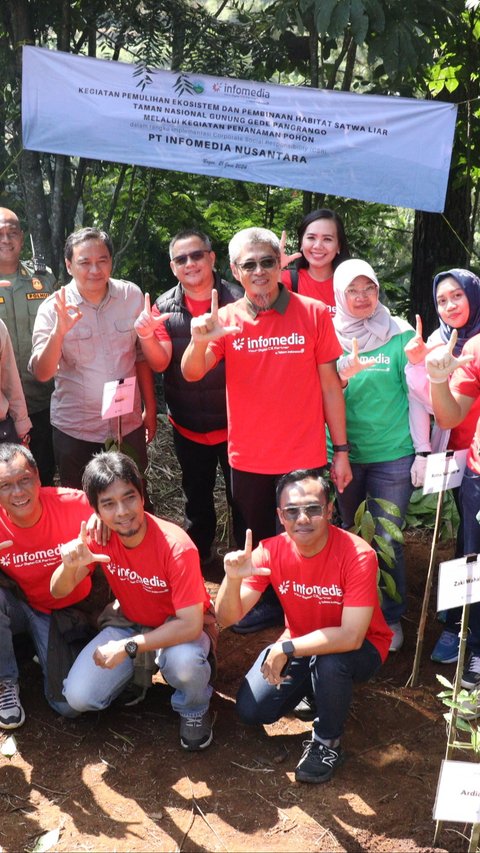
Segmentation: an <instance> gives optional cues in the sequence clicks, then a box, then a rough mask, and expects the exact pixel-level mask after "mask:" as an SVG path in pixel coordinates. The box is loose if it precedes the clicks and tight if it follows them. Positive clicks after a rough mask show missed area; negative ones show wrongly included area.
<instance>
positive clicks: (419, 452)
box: [415, 450, 431, 456]
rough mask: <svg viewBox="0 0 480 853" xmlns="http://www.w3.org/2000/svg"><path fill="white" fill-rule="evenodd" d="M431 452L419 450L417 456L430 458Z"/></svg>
mask: <svg viewBox="0 0 480 853" xmlns="http://www.w3.org/2000/svg"><path fill="white" fill-rule="evenodd" d="M430 453H431V450H417V451H416V452H415V456H430Z"/></svg>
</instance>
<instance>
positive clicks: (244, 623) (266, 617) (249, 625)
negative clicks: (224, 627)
mask: <svg viewBox="0 0 480 853" xmlns="http://www.w3.org/2000/svg"><path fill="white" fill-rule="evenodd" d="M284 624H285V616H284V613H283V610H282V607H281V605H280V604H279V603H275V604H272V603H271V602H270V601H259V602H258V604H256V605H255V607H252V609H251V610H249V611H248V613H246V614H245V616H244V617H243V619H241V620H240V622H235V624H234V625H232V626H231V628H232V631H235V633H236V634H253V633H254V632H255V631H262V630H263V628H271V627H272V626H273V625H284Z"/></svg>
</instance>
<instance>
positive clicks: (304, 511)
mask: <svg viewBox="0 0 480 853" xmlns="http://www.w3.org/2000/svg"><path fill="white" fill-rule="evenodd" d="M326 506H327V504H306V505H305V506H286V507H284V508H283V509H282V515H283V516H284V517H285V518H286V519H287V520H288V521H296V520H297V518H298V517H299V516H300V515H306V516H307V517H308V518H313V517H314V516H315V515H318V516H322V515H323V514H324V510H325V507H326Z"/></svg>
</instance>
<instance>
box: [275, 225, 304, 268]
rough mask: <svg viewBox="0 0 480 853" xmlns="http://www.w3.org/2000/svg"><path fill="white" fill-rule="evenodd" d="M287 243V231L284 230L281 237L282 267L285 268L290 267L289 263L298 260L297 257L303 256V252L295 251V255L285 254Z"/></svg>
mask: <svg viewBox="0 0 480 853" xmlns="http://www.w3.org/2000/svg"><path fill="white" fill-rule="evenodd" d="M286 243H287V232H286V231H282V236H281V238H280V269H282V270H283V269H284V267H288V265H289V264H291V263H293V261H296V260H297V258H301V257H302V253H301V252H294V253H293V255H287V254H285V246H286Z"/></svg>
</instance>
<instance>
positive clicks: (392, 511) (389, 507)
mask: <svg viewBox="0 0 480 853" xmlns="http://www.w3.org/2000/svg"><path fill="white" fill-rule="evenodd" d="M372 500H374V501H375V503H376V504H378V505H379V506H380V507H381V508H382V509H383V510H384V511H385V512H388V514H389V515H393V516H394V517H396V518H400V510H399V508H398V506H397V505H396V504H394V503H392V502H391V501H386V500H384V499H383V498H372Z"/></svg>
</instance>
